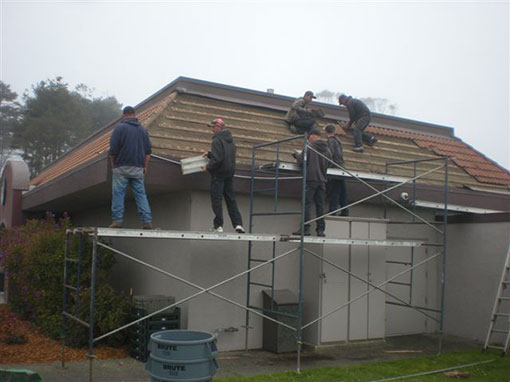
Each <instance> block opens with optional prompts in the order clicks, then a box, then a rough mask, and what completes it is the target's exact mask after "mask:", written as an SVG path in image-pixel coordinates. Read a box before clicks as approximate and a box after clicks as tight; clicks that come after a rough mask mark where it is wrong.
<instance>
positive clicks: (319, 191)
mask: <svg viewBox="0 0 510 382" xmlns="http://www.w3.org/2000/svg"><path fill="white" fill-rule="evenodd" d="M308 144H309V146H310V147H309V148H308V150H307V163H306V190H305V217H304V219H305V223H306V222H307V221H309V220H310V207H311V205H312V203H315V216H316V217H319V216H322V215H323V214H324V204H325V198H326V183H327V181H328V178H327V170H328V167H329V162H328V160H327V159H326V158H328V159H330V160H331V151H330V150H329V147H328V143H327V142H326V141H324V140H322V139H321V132H320V131H319V130H316V129H313V130H311V131H310V133H309V134H308ZM317 152H318V153H320V154H322V156H321V155H319V154H317ZM294 157H295V158H296V160H297V162H298V164H300V165H301V166H302V165H303V153H295V154H294ZM304 228H305V230H304V235H305V236H309V235H310V223H308V224H305V227H304ZM325 229H326V222H325V220H324V218H321V219H319V220H317V228H316V232H317V236H326V235H325V234H324V230H325ZM293 234H294V235H298V236H300V235H301V231H300V230H298V231H297V232H293Z"/></svg>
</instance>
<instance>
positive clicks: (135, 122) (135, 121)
mask: <svg viewBox="0 0 510 382" xmlns="http://www.w3.org/2000/svg"><path fill="white" fill-rule="evenodd" d="M122 122H123V123H127V124H128V125H132V126H140V122H138V119H137V118H126V119H123V120H122Z"/></svg>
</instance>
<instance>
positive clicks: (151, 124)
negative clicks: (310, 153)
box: [0, 77, 510, 350]
mask: <svg viewBox="0 0 510 382" xmlns="http://www.w3.org/2000/svg"><path fill="white" fill-rule="evenodd" d="M292 101H293V98H290V97H285V96H280V95H277V94H273V93H265V92H258V91H253V90H247V89H241V88H236V87H231V86H225V85H220V84H214V83H209V82H204V81H199V80H195V79H189V78H182V77H180V78H178V79H176V80H175V81H173V82H172V83H170V84H169V85H168V86H166V87H165V88H163V89H162V90H160V91H159V92H157V93H155V94H154V95H152V96H150V97H149V98H147V99H146V100H144V101H142V102H141V103H140V104H139V105H137V106H136V110H137V113H138V116H139V119H140V120H141V122H142V123H143V124H144V125H145V126H146V127H147V128H148V130H149V134H150V136H151V140H152V144H153V153H154V154H155V155H157V156H159V157H162V158H164V159H157V158H155V159H153V160H152V161H151V164H150V167H149V171H148V174H147V177H146V185H147V191H148V194H149V199H150V203H151V207H152V209H153V217H154V224H155V226H157V227H159V228H161V229H164V230H177V231H208V230H209V229H210V228H211V226H212V211H211V207H210V201H209V192H208V190H209V176H208V175H207V174H202V173H198V174H191V175H186V176H183V175H182V174H181V169H180V166H179V160H180V159H182V158H186V157H191V156H195V155H199V154H201V153H202V152H204V151H207V150H208V149H209V147H210V140H211V132H210V129H208V128H206V127H205V124H206V123H207V122H209V121H210V120H211V119H212V118H215V117H222V118H223V119H224V120H225V123H226V126H227V128H228V129H229V130H230V131H231V132H232V134H233V136H234V138H235V140H236V144H237V147H238V156H237V160H238V172H237V175H238V178H237V179H236V190H237V196H238V203H239V205H240V209H241V212H242V215H243V217H244V219H245V222H246V223H247V220H248V216H249V205H250V195H249V190H250V179H249V175H250V169H251V160H252V158H251V155H252V154H251V148H252V146H253V145H254V144H260V143H264V142H269V141H275V140H279V139H283V138H286V137H290V136H291V133H290V132H289V130H288V128H287V126H286V124H285V122H284V120H283V117H284V115H285V112H286V111H287V110H288V107H289V105H290V103H291V102H292ZM317 106H318V107H320V108H321V109H323V110H324V112H325V115H324V117H323V118H321V119H320V121H319V123H320V125H321V126H324V125H325V124H326V123H330V122H334V121H337V120H346V119H347V115H346V111H345V110H343V109H341V108H339V107H337V106H333V105H328V104H318V105H317ZM116 123H117V121H112V123H110V124H109V125H107V126H105V127H104V128H103V129H102V130H100V131H98V132H97V133H95V134H94V135H92V136H91V137H89V138H88V139H86V140H85V141H84V142H83V143H81V144H80V145H78V146H77V147H75V148H73V149H72V150H71V151H70V152H68V153H67V154H65V155H64V156H62V157H61V158H59V159H58V160H57V161H55V162H54V163H53V164H52V165H50V166H48V167H47V168H46V169H44V170H43V171H42V172H41V173H40V174H39V175H37V176H36V177H35V178H33V179H31V180H30V182H29V187H28V190H26V191H22V190H23V187H24V186H23V187H22V186H16V187H18V188H14V185H15V184H17V185H19V184H23V183H26V182H27V181H28V174H27V173H25V172H21V173H20V172H15V171H11V170H10V169H11V168H12V169H13V168H14V167H10V166H18V167H19V166H22V165H18V164H16V165H14V164H13V163H10V164H8V165H7V167H6V168H5V170H4V175H3V179H2V180H3V183H2V184H4V182H6V187H5V189H6V190H7V191H6V198H7V199H6V200H9V197H11V195H14V194H16V195H18V196H16V197H15V198H14V199H16V200H18V202H16V203H17V204H16V203H15V202H13V203H12V204H8V205H7V206H2V210H0V213H1V217H2V219H7V216H12V215H16V214H17V216H20V215H23V216H25V217H30V216H37V215H38V214H40V213H41V212H44V211H46V210H52V211H56V212H62V211H67V212H68V213H69V214H70V215H71V217H72V220H73V223H74V224H75V225H78V226H98V227H105V226H107V225H108V224H109V222H110V200H111V198H110V193H111V169H110V168H109V163H108V158H107V151H108V143H109V137H110V134H111V132H112V130H113V128H114V126H115V124H116ZM368 129H369V130H368V131H369V132H370V133H372V134H374V135H376V136H377V137H378V138H379V142H378V143H377V145H376V146H374V147H371V148H367V149H366V151H365V153H364V154H357V153H354V152H352V151H351V150H350V147H351V146H352V145H353V139H352V134H350V133H349V132H345V131H341V132H340V134H341V139H342V142H343V144H344V156H345V162H346V164H345V165H346V168H347V169H348V170H349V171H351V172H355V173H356V174H358V175H359V176H360V178H362V179H363V180H365V181H366V182H368V183H369V184H371V185H373V186H374V187H376V188H379V189H382V188H383V186H384V184H383V181H382V179H383V177H386V178H384V179H389V182H390V183H391V182H392V181H393V182H395V179H409V178H413V177H415V176H416V174H415V171H416V173H417V174H420V173H424V172H427V171H431V170H433V169H434V168H436V167H438V166H440V164H441V163H439V164H438V163H437V162H432V161H426V160H433V159H439V158H441V157H443V156H448V157H450V161H449V165H448V177H447V180H448V182H447V183H448V188H447V201H448V203H447V205H448V208H449V214H450V215H451V216H450V217H449V224H448V230H447V236H443V234H441V233H439V231H438V230H434V229H431V226H436V222H437V221H438V219H439V222H440V221H441V216H442V215H443V214H444V206H445V190H446V188H445V173H444V170H438V171H437V172H432V173H430V174H429V175H427V176H425V177H422V178H420V180H419V182H417V183H416V184H413V183H409V184H406V185H404V186H402V187H401V188H396V189H394V190H392V191H390V192H388V193H387V195H388V197H389V198H391V199H393V200H395V201H402V200H403V199H407V198H409V199H410V200H408V201H406V202H407V203H409V202H412V203H410V204H409V205H408V206H409V208H410V209H413V211H416V213H417V214H419V215H420V216H422V217H423V219H424V220H425V221H427V222H432V223H429V225H424V224H415V223H416V220H415V222H410V218H409V217H408V215H407V214H406V213H405V212H404V211H402V209H400V208H398V207H395V206H393V205H390V204H387V203H386V205H385V204H384V203H383V201H382V198H381V197H378V198H374V199H370V200H369V201H367V202H366V203H363V204H359V205H356V206H353V207H352V208H351V217H350V218H336V217H332V218H328V222H327V235H328V237H345V238H356V239H362V238H369V239H373V240H389V239H392V240H415V241H421V242H425V243H430V244H434V243H438V242H441V241H442V240H443V239H446V247H447V257H446V275H447V279H446V284H445V295H444V296H445V299H444V304H445V316H444V329H445V331H446V332H447V333H449V334H454V335H459V336H463V337H467V338H472V339H478V340H481V339H483V338H484V336H485V334H486V329H487V326H488V322H489V318H490V309H491V307H492V304H493V297H494V296H495V293H496V289H497V283H498V281H499V277H500V274H501V269H502V266H503V261H504V255H505V254H506V250H507V248H508V244H509V243H508V241H509V237H510V173H509V172H508V171H507V170H505V169H504V168H502V167H500V166H498V165H497V164H496V163H494V162H492V161H491V160H490V159H489V158H487V157H486V156H484V155H483V154H481V153H479V152H477V151H476V150H475V149H473V148H472V147H470V146H469V145H467V144H465V143H464V142H462V140H461V139H459V138H457V137H455V135H454V131H453V129H452V128H448V127H443V126H437V125H432V124H427V123H423V122H418V121H412V120H407V119H403V118H396V117H392V116H385V115H378V114H374V116H373V118H372V123H371V125H370V126H369V128H368ZM295 148H301V144H300V143H299V142H297V141H295V142H291V143H289V145H287V146H285V147H284V146H282V148H281V150H280V153H279V155H280V160H281V161H282V162H289V163H293V162H294V160H293V158H292V157H291V153H292V151H293V149H295ZM256 159H257V163H258V164H265V165H269V166H270V165H271V164H274V162H275V161H276V156H275V153H274V151H271V150H269V149H267V150H266V149H262V150H260V151H259V154H258V156H257V158H256ZM417 160H420V161H422V162H419V163H417V164H416V170H415V167H414V163H409V164H396V165H391V166H389V167H388V166H386V164H387V163H390V162H396V161H411V162H412V161H417ZM270 168H271V167H269V169H270ZM387 169H388V170H387ZM14 173H17V174H19V176H17V177H14V178H13V176H12V175H9V174H14ZM267 173H268V174H270V175H268V177H271V176H273V174H274V172H273V171H271V170H267ZM5 179H7V180H5ZM260 183H261V185H262V186H264V185H268V186H270V185H271V181H270V180H262V181H261V182H260ZM9 185H12V186H9ZM348 188H349V202H351V203H352V202H355V201H358V200H361V199H363V198H365V197H368V196H369V195H371V194H373V191H372V190H370V189H369V188H368V187H367V186H366V185H364V184H361V183H360V182H358V181H356V180H355V179H352V177H350V178H349V179H348ZM16 192H17V193H16ZM403 193H407V196H406V195H405V194H404V195H403ZM14 199H13V200H14ZM273 203H274V197H273V196H272V195H271V194H268V195H267V196H257V197H256V205H257V208H260V210H257V211H265V210H270V209H271V208H272V206H273ZM278 203H279V206H281V207H282V208H288V209H289V210H293V209H294V210H295V209H296V208H298V207H299V203H300V182H299V180H297V179H294V180H292V179H291V180H286V181H285V182H282V185H281V187H280V188H279V196H278ZM126 206H127V209H126V213H127V214H126V226H127V227H132V228H139V220H138V217H137V216H136V209H135V207H134V203H133V201H132V200H131V201H130V202H129V203H127V205H126ZM9 214H10V215H9ZM4 221H5V224H6V225H7V226H10V225H12V224H14V223H12V221H7V220H4ZM403 222H405V223H403ZM297 226H298V219H297V218H296V217H295V216H281V217H278V218H272V219H262V218H260V219H259V218H257V219H255V220H254V225H253V232H257V233H278V234H289V233H291V232H292V231H293V230H295V229H296V228H297ZM225 228H226V231H228V230H229V227H227V224H226V227H225ZM231 231H233V230H231ZM482 238H483V240H482ZM112 242H113V243H114V245H115V247H116V248H118V249H120V250H122V251H125V252H126V253H129V254H131V255H134V256H136V257H137V258H140V259H143V261H146V262H148V263H151V264H153V265H155V266H157V267H160V268H162V269H165V270H167V271H171V272H172V273H174V274H177V275H179V276H180V277H183V278H185V279H187V280H190V281H191V282H193V283H196V284H199V285H201V286H209V285H213V284H215V283H217V282H220V281H222V280H224V279H226V278H228V277H230V276H232V275H234V274H238V273H240V272H242V271H244V270H246V267H247V257H246V253H247V243H246V242H235V241H232V242H223V243H221V242H218V243H214V245H212V244H211V243H210V242H206V241H184V240H181V241H179V240H176V241H170V242H169V241H166V240H153V241H148V239H139V238H136V239H135V238H129V239H113V240H112ZM271 246H272V244H270V243H266V244H258V245H257V246H256V247H255V246H254V255H257V256H262V257H263V258H264V256H265V258H267V256H268V253H269V252H270V251H271ZM278 246H279V250H281V251H286V250H289V248H291V244H289V243H281V244H279V245H278ZM433 248H434V246H433V245H430V246H422V247H417V248H414V249H411V248H407V247H399V248H396V247H395V248H388V247H372V246H343V247H340V246H329V245H322V244H312V245H310V246H309V249H310V250H311V251H313V252H315V253H317V254H318V255H319V256H322V257H323V258H329V259H334V260H335V262H336V263H337V264H343V266H345V267H346V268H348V269H349V270H350V271H351V272H354V273H356V274H359V275H360V276H364V277H368V278H369V280H370V281H371V282H372V283H375V284H377V283H378V282H381V281H384V280H386V279H388V278H390V277H391V276H392V275H394V274H396V273H398V272H400V271H401V270H403V269H404V267H405V266H406V265H405V263H413V264H415V263H417V262H419V261H421V260H423V259H425V258H426V257H427V256H430V255H432V254H433V253H432V252H433V251H434V249H433ZM439 259H440V257H438V258H437V260H435V261H431V262H428V263H426V264H425V265H424V266H423V267H422V268H420V269H419V270H418V269H417V270H416V271H415V272H413V273H412V276H410V274H406V275H404V276H402V277H400V278H397V279H395V280H393V281H394V282H393V283H391V284H386V285H385V287H384V288H385V290H386V291H387V292H390V293H391V294H393V295H394V296H397V297H399V298H400V299H402V300H405V301H407V302H408V303H409V304H411V305H413V306H419V307H422V308H425V309H428V310H429V316H432V317H434V318H436V319H437V312H434V310H437V309H438V307H440V305H441V299H442V298H441V297H442V284H441V278H442V274H441V269H442V263H441V261H439ZM298 267H299V264H298V258H297V257H295V256H294V257H292V256H289V257H285V259H282V260H281V261H279V262H278V263H277V264H276V265H275V275H276V277H275V280H274V286H275V288H276V289H289V290H291V291H294V292H296V291H297V290H298V280H297V278H296V274H297V269H298ZM333 268H334V267H331V266H329V265H327V264H325V263H323V262H320V261H318V260H317V259H316V258H314V257H307V260H306V266H305V275H304V278H305V284H306V285H305V298H304V318H305V321H307V320H308V321H309V320H312V319H313V318H314V317H318V316H321V315H322V314H324V313H325V312H328V311H330V310H331V309H333V308H335V307H337V306H339V305H341V304H342V303H344V302H345V301H347V300H349V299H350V298H352V297H354V296H356V295H357V294H360V293H364V292H365V291H367V288H368V287H367V285H366V284H364V283H363V282H360V281H359V280H356V279H354V278H353V277H351V276H349V275H346V274H343V273H339V272H337V271H336V270H334V269H333ZM116 275H117V276H114V280H112V281H113V283H114V284H115V285H116V286H117V287H118V288H122V289H125V290H128V289H131V288H132V289H133V290H134V292H135V294H150V293H158V294H161V293H164V294H169V295H173V296H176V298H177V299H181V298H184V297H186V296H188V295H190V294H192V293H194V292H196V289H194V288H192V287H191V286H185V285H183V284H182V283H180V282H178V281H175V280H169V279H168V278H166V277H163V276H162V275H159V274H155V273H154V272H153V271H150V270H148V269H144V268H140V267H138V266H136V265H134V264H132V263H130V262H128V260H125V259H119V264H118V265H117V266H116ZM253 280H255V281H257V282H259V283H260V284H268V283H271V282H272V280H271V272H270V271H269V270H265V269H261V270H258V271H256V272H254V274H253V275H252V281H253ZM474 280H476V283H475V282H473V281H474ZM411 285H412V287H411ZM261 289H263V288H258V289H257V288H251V289H250V291H251V293H250V301H251V302H252V304H253V305H256V306H262V293H261ZM216 292H217V293H218V294H221V295H224V296H227V297H228V298H229V299H232V300H234V301H237V302H239V303H242V304H243V305H244V304H245V303H246V279H245V278H238V279H236V280H235V281H233V282H232V283H229V284H226V285H224V286H221V287H220V288H218V289H217V290H216ZM182 312H183V315H182V324H183V326H184V327H186V328H189V329H201V330H208V331H211V332H214V331H216V332H218V333H219V347H220V349H221V350H233V349H240V348H244V345H245V342H244V331H243V330H242V328H243V326H244V325H245V312H244V310H242V309H239V308H237V307H235V306H232V305H231V304H228V303H226V302H223V301H218V300H217V299H215V298H214V297H211V296H207V295H201V296H199V297H197V298H195V299H193V300H190V301H188V302H186V303H184V304H183V305H182ZM250 326H252V327H253V329H250V330H249V333H250V335H249V342H248V343H249V347H250V348H260V347H261V345H262V319H260V318H254V319H252V320H251V321H250ZM232 328H233V329H234V330H231V329H232ZM225 329H229V330H225ZM438 329H439V324H438V323H437V320H434V319H432V318H430V317H426V316H425V315H423V314H420V313H418V312H416V311H415V310H411V309H408V308H406V307H404V306H402V304H396V303H395V300H394V299H391V298H388V297H386V296H385V295H384V294H383V293H382V292H380V291H378V292H374V293H372V294H370V295H367V296H365V297H363V298H360V299H359V300H358V301H356V302H355V303H352V304H350V305H349V306H348V308H347V309H343V310H341V311H338V312H335V313H334V314H332V315H330V316H329V317H327V318H325V319H324V320H322V321H320V322H319V323H317V324H315V325H311V326H310V327H309V329H308V330H307V331H306V332H305V333H304V336H305V340H306V341H307V342H309V343H312V344H315V345H321V344H327V343H334V342H338V341H347V340H349V341H352V340H363V339H372V338H382V337H385V336H391V335H401V334H411V333H428V332H435V331H437V330H438Z"/></svg>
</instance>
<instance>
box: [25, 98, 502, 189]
mask: <svg viewBox="0 0 510 382" xmlns="http://www.w3.org/2000/svg"><path fill="white" fill-rule="evenodd" d="M284 115H285V112H284V111H282V110H279V109H272V108H270V107H259V106H250V105H247V104H243V103H237V102H233V101H224V100H220V99H214V98H212V97H205V96H200V95H194V94H187V93H185V92H182V91H181V92H179V93H177V92H173V93H171V94H170V95H166V96H164V97H163V98H161V99H160V100H159V101H158V102H157V103H155V104H153V105H151V106H150V107H149V108H147V109H145V110H142V111H141V112H139V113H138V117H139V119H140V121H141V122H142V123H143V124H144V125H145V126H146V127H147V128H148V130H149V134H150V137H151V141H152V145H153V153H154V154H157V155H160V156H164V157H169V158H173V159H182V158H185V157H190V156H195V155H199V154H201V153H202V152H204V151H207V150H208V149H209V148H210V143H211V130H210V129H209V128H207V127H206V126H205V125H206V123H208V122H209V121H210V120H211V119H212V118H215V117H222V118H223V119H224V120H225V123H226V126H227V129H228V130H230V131H231V133H232V135H233V136H234V139H235V141H236V145H237V148H238V153H237V161H238V163H239V164H244V165H250V164H251V148H252V146H253V145H254V144H258V143H264V142H270V141H274V140H279V139H283V138H286V137H290V136H292V134H291V133H290V132H289V130H288V128H287V125H286V123H285V122H284V120H283V118H284ZM330 122H332V121H328V120H326V119H323V120H320V121H319V124H320V126H321V127H323V126H325V125H326V124H327V123H330ZM113 127H114V124H111V125H110V126H108V127H107V128H105V129H104V130H103V131H102V132H100V133H98V134H97V135H96V136H93V137H92V138H90V139H89V140H88V141H87V142H85V143H84V144H82V145H80V146H78V147H77V148H75V149H74V150H72V151H71V152H70V153H68V154H66V155H65V156H64V157H62V158H61V159H59V160H58V161H56V162H55V163H54V164H53V165H51V166H49V167H48V168H47V169H45V170H44V171H43V172H41V174H39V175H38V176H37V177H35V178H34V179H32V181H31V185H34V186H39V185H42V184H44V183H46V182H49V181H50V180H52V179H55V178H57V177H59V176H61V175H63V174H65V173H67V172H69V171H72V170H73V169H75V168H78V167H80V166H82V165H84V164H85V163H87V162H89V161H92V160H93V159H94V158H97V157H98V156H101V155H106V154H105V152H106V151H107V150H108V143H109V138H110V135H111V131H112V129H113ZM367 132H369V133H372V134H375V135H376V136H377V137H378V139H379V142H378V143H377V144H376V145H375V146H374V147H366V150H365V152H364V153H363V154H359V153H354V152H352V151H351V148H352V147H353V138H352V133H351V132H345V131H343V130H341V129H339V135H340V137H341V140H342V143H343V148H344V158H345V162H346V163H345V164H346V168H348V169H349V170H357V171H364V172H373V173H384V172H385V164H386V163H388V162H395V161H400V160H420V159H433V158H439V157H440V156H445V155H447V156H450V157H451V158H452V161H451V162H450V166H449V180H450V186H451V187H465V186H468V187H476V188H480V189H483V190H488V191H490V190H508V187H509V186H510V173H509V172H508V171H507V170H505V169H503V168H502V167H500V166H498V165H497V164H495V163H494V162H492V161H491V160H489V159H487V158H486V157H485V156H484V155H482V154H480V153H479V152H478V151H476V150H474V149H473V148H472V147H470V146H469V145H467V144H465V143H464V142H462V141H461V140H460V139H458V138H455V137H448V136H440V135H435V134H426V133H423V132H414V131H411V130H409V131H408V130H403V129H397V128H391V127H387V126H385V127H380V126H372V125H371V126H369V127H368V128H367ZM300 148H301V144H300V142H298V141H294V142H292V143H290V144H287V145H284V146H282V148H281V150H280V155H281V157H280V159H281V160H282V161H289V162H293V161H294V159H293V158H292V157H291V153H292V151H293V150H294V149H300ZM257 158H258V160H260V162H261V163H262V162H268V163H269V162H274V161H275V154H274V150H272V149H270V148H267V149H262V150H260V155H259V156H258V157H257ZM439 165H441V162H423V163H420V164H418V165H417V172H418V173H423V172H424V171H427V170H430V169H433V168H435V167H437V166H439ZM413 171H414V169H413V166H412V165H395V166H391V170H390V173H391V174H393V175H399V176H407V177H412V176H413ZM443 180H444V172H443V170H441V171H438V172H436V173H433V174H431V175H428V176H427V177H426V178H423V179H422V180H421V181H420V182H424V183H428V184H434V185H436V184H437V185H439V184H442V182H443Z"/></svg>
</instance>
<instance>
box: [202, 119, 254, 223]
mask: <svg viewBox="0 0 510 382" xmlns="http://www.w3.org/2000/svg"><path fill="white" fill-rule="evenodd" d="M207 126H209V127H211V128H212V132H213V137H212V144H211V151H209V152H208V153H205V154H204V156H207V157H208V158H209V163H208V164H207V167H204V168H203V171H206V170H207V171H208V172H209V173H210V174H211V204H212V209H213V212H214V221H213V224H214V231H215V232H219V233H222V232H223V203H222V201H223V198H225V202H226V203H227V210H228V215H229V216H230V221H231V222H232V226H233V227H234V229H235V230H236V232H238V233H244V232H245V231H244V228H243V220H242V218H241V213H240V212H239V207H238V206H237V202H236V198H235V195H234V173H235V171H236V145H235V143H234V138H233V137H232V134H231V133H230V131H228V130H226V129H225V122H223V119H221V118H216V119H213V120H212V121H211V123H209V124H207Z"/></svg>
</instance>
